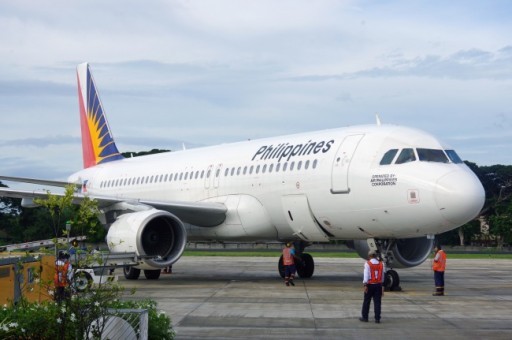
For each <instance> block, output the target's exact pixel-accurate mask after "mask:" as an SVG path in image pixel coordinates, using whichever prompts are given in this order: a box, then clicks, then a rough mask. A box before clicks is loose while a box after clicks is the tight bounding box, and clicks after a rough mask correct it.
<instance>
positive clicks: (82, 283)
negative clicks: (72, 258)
mask: <svg viewBox="0 0 512 340" xmlns="http://www.w3.org/2000/svg"><path fill="white" fill-rule="evenodd" d="M74 281H75V289H76V290H77V291H78V292H80V293H82V292H85V291H86V290H87V289H90V288H91V286H92V283H93V280H92V277H91V275H90V274H89V273H87V272H78V273H77V274H76V275H75V277H74Z"/></svg>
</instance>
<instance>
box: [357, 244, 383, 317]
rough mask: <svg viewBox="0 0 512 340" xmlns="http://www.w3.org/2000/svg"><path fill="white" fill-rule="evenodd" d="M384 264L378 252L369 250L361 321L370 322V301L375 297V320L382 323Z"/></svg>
mask: <svg viewBox="0 0 512 340" xmlns="http://www.w3.org/2000/svg"><path fill="white" fill-rule="evenodd" d="M383 282H384V265H383V263H382V261H379V259H378V258H377V252H375V250H370V251H369V252H368V261H366V262H365V263H364V276H363V285H364V300H363V307H362V310H361V317H360V318H359V321H362V322H368V314H369V312H370V302H371V301H372V299H373V309H374V312H375V322H376V323H380V311H381V300H382V296H383V295H384V287H383V285H382V284H383Z"/></svg>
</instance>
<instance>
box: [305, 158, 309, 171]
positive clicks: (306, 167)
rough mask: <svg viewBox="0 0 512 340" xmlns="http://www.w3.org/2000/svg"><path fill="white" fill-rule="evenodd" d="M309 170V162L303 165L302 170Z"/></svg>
mask: <svg viewBox="0 0 512 340" xmlns="http://www.w3.org/2000/svg"><path fill="white" fill-rule="evenodd" d="M308 168H309V160H307V161H306V163H304V169H305V170H307V169H308Z"/></svg>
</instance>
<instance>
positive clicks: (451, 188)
mask: <svg viewBox="0 0 512 340" xmlns="http://www.w3.org/2000/svg"><path fill="white" fill-rule="evenodd" d="M435 200H436V203H437V206H438V208H439V210H440V212H441V214H442V216H443V217H444V218H445V219H446V220H447V221H449V222H451V223H453V224H454V225H456V226H460V225H463V224H464V223H467V222H469V221H471V220H472V219H474V218H475V217H476V216H477V215H478V213H479V212H480V211H481V210H482V207H483V206H484V202H485V191H484V188H483V186H482V183H480V180H479V179H478V177H476V175H475V174H474V173H473V172H472V171H471V170H469V169H468V170H466V171H453V172H450V173H448V174H446V175H444V176H443V177H441V178H440V179H439V180H438V181H437V188H436V191H435Z"/></svg>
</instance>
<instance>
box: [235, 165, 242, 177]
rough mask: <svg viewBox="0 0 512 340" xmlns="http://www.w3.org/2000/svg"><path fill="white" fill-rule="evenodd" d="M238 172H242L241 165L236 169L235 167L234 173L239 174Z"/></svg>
mask: <svg viewBox="0 0 512 340" xmlns="http://www.w3.org/2000/svg"><path fill="white" fill-rule="evenodd" d="M240 172H242V167H241V166H239V167H238V169H236V175H237V176H240Z"/></svg>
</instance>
